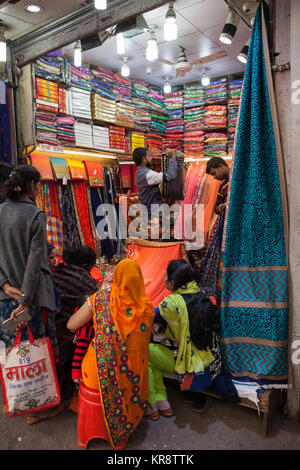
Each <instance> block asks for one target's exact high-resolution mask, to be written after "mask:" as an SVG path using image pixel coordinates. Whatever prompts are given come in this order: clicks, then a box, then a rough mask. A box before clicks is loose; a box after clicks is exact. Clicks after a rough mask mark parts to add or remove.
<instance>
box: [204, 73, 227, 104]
mask: <svg viewBox="0 0 300 470" xmlns="http://www.w3.org/2000/svg"><path fill="white" fill-rule="evenodd" d="M227 91H228V83H227V78H220V79H218V80H214V81H213V82H211V83H210V84H209V85H207V86H206V87H205V104H207V105H208V104H213V103H219V102H223V101H227Z"/></svg>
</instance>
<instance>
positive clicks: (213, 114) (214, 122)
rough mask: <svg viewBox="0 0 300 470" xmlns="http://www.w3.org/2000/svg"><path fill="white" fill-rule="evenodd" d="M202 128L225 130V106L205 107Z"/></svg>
mask: <svg viewBox="0 0 300 470" xmlns="http://www.w3.org/2000/svg"><path fill="white" fill-rule="evenodd" d="M204 127H205V128H206V129H225V128H226V127H227V106H222V105H211V106H206V107H205V115H204Z"/></svg>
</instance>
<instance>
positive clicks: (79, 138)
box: [74, 120, 93, 148]
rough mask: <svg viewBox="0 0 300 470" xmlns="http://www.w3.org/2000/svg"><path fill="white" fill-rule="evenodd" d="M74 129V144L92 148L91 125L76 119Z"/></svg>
mask: <svg viewBox="0 0 300 470" xmlns="http://www.w3.org/2000/svg"><path fill="white" fill-rule="evenodd" d="M74 129H75V142H76V146H77V147H89V148H93V132H92V125H91V124H87V123H85V122H80V121H78V120H76V122H75V126H74Z"/></svg>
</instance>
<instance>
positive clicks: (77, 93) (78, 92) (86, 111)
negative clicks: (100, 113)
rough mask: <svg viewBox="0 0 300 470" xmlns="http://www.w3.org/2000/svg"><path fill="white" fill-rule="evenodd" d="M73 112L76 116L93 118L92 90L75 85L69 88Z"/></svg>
mask: <svg viewBox="0 0 300 470" xmlns="http://www.w3.org/2000/svg"><path fill="white" fill-rule="evenodd" d="M69 93H70V100H71V108H72V112H71V113H70V114H72V115H73V116H75V117H80V118H84V119H89V120H90V119H92V114H91V103H90V101H91V92H90V91H88V90H83V89H79V88H75V87H71V88H70V90H69Z"/></svg>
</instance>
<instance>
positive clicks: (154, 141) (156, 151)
mask: <svg viewBox="0 0 300 470" xmlns="http://www.w3.org/2000/svg"><path fill="white" fill-rule="evenodd" d="M145 145H146V148H147V149H148V151H149V154H150V157H153V158H157V157H161V154H162V152H163V148H164V139H163V138H162V136H161V135H159V134H151V133H149V134H147V136H146V138H145Z"/></svg>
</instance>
